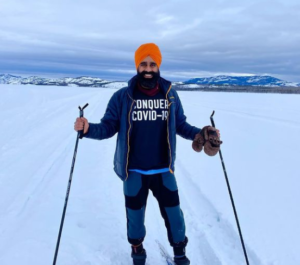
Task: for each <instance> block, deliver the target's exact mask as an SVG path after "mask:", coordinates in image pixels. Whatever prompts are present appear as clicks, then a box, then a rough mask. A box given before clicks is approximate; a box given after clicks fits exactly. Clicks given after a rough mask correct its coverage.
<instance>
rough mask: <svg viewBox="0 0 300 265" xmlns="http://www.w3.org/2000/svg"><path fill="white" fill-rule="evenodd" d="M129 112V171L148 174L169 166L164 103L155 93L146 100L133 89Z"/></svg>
mask: <svg viewBox="0 0 300 265" xmlns="http://www.w3.org/2000/svg"><path fill="white" fill-rule="evenodd" d="M133 97H134V99H135V100H136V104H135V107H134V109H133V111H132V132H131V136H130V142H129V144H130V152H129V166H128V168H129V169H141V170H151V169H160V168H166V167H168V166H169V157H168V150H169V147H168V139H167V118H168V101H167V100H166V97H165V96H164V94H163V93H162V92H161V91H159V92H158V93H157V94H156V95H154V96H148V95H146V94H145V93H143V92H141V91H140V90H139V89H138V88H136V89H135V90H134V92H133Z"/></svg>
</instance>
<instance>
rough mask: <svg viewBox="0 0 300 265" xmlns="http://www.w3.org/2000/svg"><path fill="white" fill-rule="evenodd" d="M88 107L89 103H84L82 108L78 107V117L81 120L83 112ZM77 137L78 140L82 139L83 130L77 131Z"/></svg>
mask: <svg viewBox="0 0 300 265" xmlns="http://www.w3.org/2000/svg"><path fill="white" fill-rule="evenodd" d="M88 105H89V103H86V104H85V105H84V106H83V107H82V108H81V107H80V106H78V108H79V117H80V118H82V117H83V110H84V109H85V108H86V107H87V106H88ZM78 137H79V139H82V138H83V130H81V131H78Z"/></svg>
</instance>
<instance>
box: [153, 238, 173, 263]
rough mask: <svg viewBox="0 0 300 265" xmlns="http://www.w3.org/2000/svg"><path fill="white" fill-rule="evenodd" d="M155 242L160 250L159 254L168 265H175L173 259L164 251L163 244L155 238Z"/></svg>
mask: <svg viewBox="0 0 300 265" xmlns="http://www.w3.org/2000/svg"><path fill="white" fill-rule="evenodd" d="M156 243H157V245H158V247H159V250H160V254H161V255H162V257H163V258H164V259H165V260H166V262H167V264H168V265H176V264H175V263H174V261H173V259H172V258H171V256H170V255H169V254H168V252H167V251H166V249H165V248H164V246H163V245H162V244H161V243H160V242H159V241H158V240H156Z"/></svg>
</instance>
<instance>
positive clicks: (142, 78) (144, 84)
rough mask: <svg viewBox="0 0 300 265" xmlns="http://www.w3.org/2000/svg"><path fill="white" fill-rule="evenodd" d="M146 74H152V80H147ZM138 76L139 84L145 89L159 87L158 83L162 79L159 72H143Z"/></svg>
mask: <svg viewBox="0 0 300 265" xmlns="http://www.w3.org/2000/svg"><path fill="white" fill-rule="evenodd" d="M146 74H151V75H152V78H145V75H146ZM137 76H138V82H139V84H140V85H141V86H142V87H143V88H145V89H153V88H155V87H156V85H157V81H158V79H159V77H160V72H159V70H158V72H157V73H156V72H153V71H152V72H147V71H143V72H141V73H139V72H138V73H137Z"/></svg>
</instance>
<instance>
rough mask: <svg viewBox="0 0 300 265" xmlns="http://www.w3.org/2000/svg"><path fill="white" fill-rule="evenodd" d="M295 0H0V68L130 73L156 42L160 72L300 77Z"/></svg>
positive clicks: (299, 19) (52, 73)
mask: <svg viewBox="0 0 300 265" xmlns="http://www.w3.org/2000/svg"><path fill="white" fill-rule="evenodd" d="M299 14H300V2H299V1H298V0H280V1H276V0H267V1H264V0H252V1H241V0H227V1H221V0H211V1H202V0H172V1H171V0H169V1H168V0H166V1H161V0H152V1H145V0H136V1H133V0H127V1H123V0H111V1H106V0H104V1H99V0H97V1H96V0H85V1H83V0H72V1H71V0H43V1H36V0H34V1H33V0H27V1H21V0H10V1H4V0H0V73H3V74H4V73H10V74H19V75H23V76H29V75H39V76H44V77H63V76H82V75H89V76H97V77H101V78H106V79H112V80H128V79H129V78H130V77H131V76H132V75H134V74H135V72H136V71H135V66H134V52H135V50H136V49H137V48H138V47H139V45H141V44H143V43H147V42H154V43H156V44H157V45H158V46H159V47H160V49H161V52H162V55H163V62H162V65H161V73H162V76H164V77H166V78H168V79H171V80H174V81H175V80H186V79H189V78H192V77H203V76H213V75H218V74H241V75H243V74H269V75H273V76H275V77H279V78H282V79H284V80H287V81H296V82H300V75H299V73H300V49H299V43H300V31H299V25H300V15H299Z"/></svg>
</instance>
